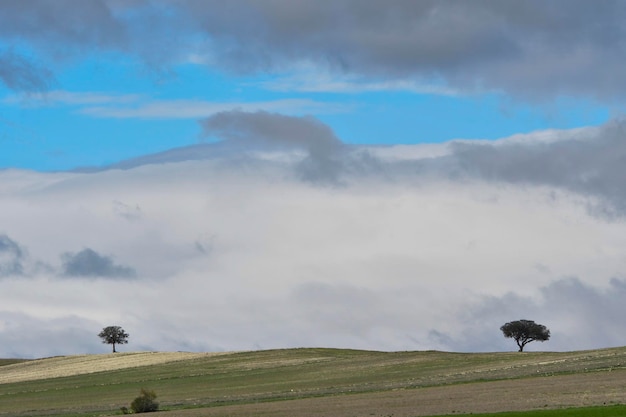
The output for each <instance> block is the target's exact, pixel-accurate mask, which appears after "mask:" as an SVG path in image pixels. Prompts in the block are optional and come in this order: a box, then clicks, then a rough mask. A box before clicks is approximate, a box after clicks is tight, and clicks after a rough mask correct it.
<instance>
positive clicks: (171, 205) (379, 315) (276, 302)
mask: <svg viewBox="0 0 626 417" xmlns="http://www.w3.org/2000/svg"><path fill="white" fill-rule="evenodd" d="M294 164H297V162H292V163H288V162H284V161H282V162H280V163H275V162H273V161H271V160H270V161H267V160H266V161H265V162H259V163H253V160H249V161H248V162H245V161H240V162H238V163H234V162H233V161H228V160H220V159H218V160H215V159H213V160H205V161H194V162H179V163H171V164H161V165H147V166H142V167H137V168H134V169H131V170H127V171H120V170H110V171H103V172H100V173H95V174H32V173H29V172H19V171H10V172H1V173H0V180H1V181H0V183H1V184H3V187H4V190H5V191H4V192H3V193H2V194H0V215H2V216H3V217H4V218H11V219H12V221H11V223H10V224H6V225H5V229H4V230H3V232H4V233H6V235H7V236H9V237H10V238H11V239H12V240H13V241H15V242H17V244H19V245H22V246H24V247H27V248H28V249H29V254H30V258H31V261H32V262H36V261H41V262H45V263H47V264H50V265H53V266H54V267H55V268H57V269H58V268H60V267H61V262H62V260H61V258H60V255H61V254H62V253H65V252H76V251H77V250H80V249H81V248H85V247H92V248H97V250H98V253H105V254H107V256H110V257H111V258H114V259H115V262H116V264H119V265H125V266H130V267H132V268H133V269H134V270H135V271H136V274H137V276H136V278H135V279H133V280H123V279H117V280H106V279H98V280H87V281H85V280H67V279H61V278H60V277H58V276H56V275H55V274H52V273H49V272H46V271H45V270H42V271H39V272H37V273H35V274H34V275H33V276H31V277H30V278H29V279H27V280H24V279H19V277H5V278H4V280H3V281H2V286H3V291H2V292H1V293H0V305H2V309H1V310H2V315H1V316H2V317H3V320H4V325H3V326H4V327H2V329H3V330H0V333H1V334H2V335H3V338H5V337H7V336H10V340H11V346H5V345H3V347H0V357H3V356H12V355H13V356H14V355H16V354H19V355H21V356H45V355H47V354H60V353H79V351H88V352H99V351H104V350H105V349H106V347H103V346H100V345H99V344H98V343H99V341H98V340H97V337H96V334H97V333H98V331H99V330H100V329H101V328H102V327H104V326H106V325H121V326H122V327H124V328H125V330H126V331H128V332H129V333H130V334H131V338H130V344H129V345H128V346H125V347H124V348H125V349H128V350H134V349H159V350H233V349H235V350H237V349H254V348H257V347H262V348H271V347H290V346H341V347H353V348H366V349H388V350H395V349H428V348H439V349H455V350H500V349H509V348H510V346H508V344H507V343H506V340H505V339H504V338H502V337H501V335H500V334H499V331H498V327H499V325H501V324H502V323H500V321H504V320H513V319H518V318H520V317H517V315H519V314H522V313H524V314H523V315H524V317H525V318H530V319H536V320H537V321H538V322H542V323H543V322H545V324H547V325H549V327H550V328H551V329H552V330H553V334H554V335H562V333H563V332H567V331H569V329H570V327H569V324H568V322H566V321H565V318H564V317H565V316H566V315H564V314H563V312H564V311H567V312H568V314H573V315H576V314H578V313H577V312H576V310H572V309H571V308H570V307H569V306H567V305H565V304H562V303H563V302H564V301H563V300H556V299H554V300H552V301H550V308H549V309H546V308H543V307H541V306H542V305H543V304H542V300H543V298H542V297H545V294H544V293H543V292H542V290H541V289H542V288H550V286H551V285H553V282H555V281H558V280H559V279H561V278H563V277H566V276H573V275H575V276H577V277H579V280H580V282H581V283H582V285H584V286H586V288H589V292H592V293H593V292H594V291H595V292H598V293H600V294H602V293H603V291H604V289H603V288H606V287H608V286H609V285H610V283H609V281H610V279H611V278H613V277H619V276H623V274H624V271H625V270H626V261H624V258H623V256H622V254H623V253H624V250H625V249H626V238H625V237H624V236H626V224H624V223H623V222H613V223H607V222H605V221H604V220H602V219H600V218H595V217H591V216H589V215H588V213H587V211H586V210H585V206H584V205H583V204H581V199H582V196H577V195H575V194H571V193H569V192H566V191H563V190H557V189H554V188H551V187H546V186H525V187H519V186H515V185H505V184H495V183H489V182H482V181H478V180H473V181H469V180H463V181H456V180H446V179H442V178H439V179H433V178H431V177H410V178H409V177H395V178H393V179H385V178H384V177H372V176H367V177H358V176H353V175H351V176H348V177H346V178H345V180H344V182H343V184H342V185H341V186H332V187H322V186H319V185H316V184H311V183H305V182H302V181H299V180H298V179H297V178H296V177H295V176H294V171H293V169H292V168H293V166H294ZM120 202H124V203H123V207H125V208H128V207H131V208H132V207H140V208H141V212H140V213H141V215H140V216H134V217H133V219H132V221H129V219H128V218H127V217H125V216H123V215H120V212H119V210H120ZM198 242H201V243H202V245H203V247H210V250H205V251H199V250H198V249H197V247H198V246H197V244H198ZM538 264H540V265H543V266H544V268H542V269H541V270H538V269H537V265H538ZM508 293H511V294H515V297H517V298H516V299H524V297H526V298H528V299H529V300H531V301H532V302H529V303H522V302H520V303H518V304H517V305H518V306H522V307H526V309H525V310H520V309H517V310H511V309H510V308H509V307H507V306H506V305H501V304H494V305H495V307H493V308H492V309H491V310H489V311H490V312H489V313H485V311H483V310H480V311H478V310H477V307H476V306H480V305H481V303H483V302H484V301H483V300H485V299H486V298H485V297H491V299H498V298H502V297H505V296H506V294H508ZM582 297H584V294H583V296H582ZM498 305H500V306H501V307H498ZM611 311H612V310H611ZM514 313H515V315H516V316H514V317H509V314H511V315H512V314H514ZM583 313H584V311H581V313H580V317H578V316H576V317H577V318H578V319H579V320H582V321H584V322H585V323H587V324H588V325H589V326H592V325H593V323H592V322H589V320H594V321H595V320H603V319H608V317H604V316H603V314H605V313H602V312H600V313H599V314H598V315H597V317H596V316H594V317H592V318H588V317H587V316H586V315H585V314H583ZM609 313H610V311H609V310H607V313H606V314H609ZM487 314H489V316H488V317H487ZM611 314H612V313H611ZM472 317H476V318H477V319H476V321H471V318H472ZM478 318H480V320H478ZM572 319H573V318H571V317H568V318H567V320H572ZM47 323H55V325H54V326H53V327H50V328H53V329H57V330H55V332H57V331H58V334H59V335H61V336H63V337H60V338H59V339H63V338H64V337H65V336H64V335H66V332H68V331H70V330H68V329H74V330H72V332H73V333H72V335H73V336H72V337H70V338H69V339H68V341H66V342H60V341H59V344H57V345H55V346H50V348H49V350H46V349H42V346H47V345H49V344H48V343H44V342H46V341H47V340H48V339H49V338H50V331H49V330H45V329H47V328H48V327H47ZM64 325H66V327H64ZM7 329H8V330H7ZM10 329H13V330H10ZM16 329H18V330H16ZM25 329H31V331H28V332H27V331H25ZM472 332H475V335H476V336H475V337H472V334H473V333H472ZM22 333H23V334H24V335H25V336H20V334H22ZM607 334H608V333H602V334H601V335H599V336H598V337H597V338H595V339H594V340H593V341H589V340H578V341H577V340H575V339H571V338H565V337H563V336H560V337H559V338H556V337H555V338H554V340H553V341H550V342H547V343H546V344H544V345H541V346H538V347H537V348H539V347H540V348H545V349H551V350H560V349H563V350H564V349H574V348H577V347H590V346H603V345H604V344H607V343H610V344H615V343H618V342H619V341H620V339H619V337H616V336H615V335H613V336H611V337H610V338H609V337H608V336H607ZM26 335H28V337H26ZM624 342H625V343H626V340H625V341H624ZM60 351H63V352H60Z"/></svg>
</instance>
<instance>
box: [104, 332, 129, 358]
mask: <svg viewBox="0 0 626 417" xmlns="http://www.w3.org/2000/svg"><path fill="white" fill-rule="evenodd" d="M98 337H100V338H101V339H102V343H106V344H107V345H113V353H115V352H116V350H115V345H116V344H118V345H122V344H126V343H128V333H126V332H125V331H124V329H122V328H121V327H120V326H108V327H105V328H104V329H102V331H101V332H100V333H99V334H98Z"/></svg>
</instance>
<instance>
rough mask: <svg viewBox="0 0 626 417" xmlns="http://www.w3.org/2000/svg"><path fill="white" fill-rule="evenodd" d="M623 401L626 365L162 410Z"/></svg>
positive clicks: (394, 409)
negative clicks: (467, 381)
mask: <svg viewBox="0 0 626 417" xmlns="http://www.w3.org/2000/svg"><path fill="white" fill-rule="evenodd" d="M624 403H626V370H613V371H600V372H590V373H587V374H576V375H559V376H548V377H534V378H524V379H514V380H503V381H490V382H476V383H471V384H456V385H449V386H440V387H429V388H416V389H400V390H394V391H388V392H377V393H368V394H353V395H337V396H331V397H323V398H306V399H300V400H290V401H277V402H267V403H257V404H245V405H236V406H222V407H213V408H203V409H195V410H194V409H190V410H176V411H170V412H161V413H159V415H160V416H161V415H162V416H164V417H165V416H171V417H174V416H176V417H218V416H219V417H248V416H255V417H270V416H271V417H294V416H297V417H377V416H378V417H391V416H393V417H417V416H429V415H439V414H462V413H464V414H469V413H489V412H502V411H527V410H534V409H545V408H566V407H583V406H595V405H611V404H624Z"/></svg>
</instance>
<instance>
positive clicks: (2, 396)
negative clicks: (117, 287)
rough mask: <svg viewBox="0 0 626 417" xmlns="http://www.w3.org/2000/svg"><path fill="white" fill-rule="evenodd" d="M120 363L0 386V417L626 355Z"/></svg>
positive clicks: (346, 355) (467, 377) (331, 352)
mask: <svg viewBox="0 0 626 417" xmlns="http://www.w3.org/2000/svg"><path fill="white" fill-rule="evenodd" d="M118 355H119V356H113V357H114V358H119V360H120V361H122V360H126V359H124V354H118ZM127 355H134V356H130V358H132V359H133V361H136V363H137V366H133V365H132V362H131V363H130V364H129V366H130V367H126V368H123V369H112V370H101V371H99V372H93V373H84V374H78V375H68V376H62V377H56V378H50V377H44V378H42V379H31V380H25V381H19V382H9V383H3V384H0V416H12V417H13V416H37V415H39V416H53V415H54V416H64V417H65V416H88V415H113V414H116V413H118V411H119V408H120V407H121V406H128V405H129V403H130V401H131V400H132V399H133V398H135V397H136V396H137V395H138V393H139V391H140V389H141V388H147V389H150V390H154V391H155V392H156V393H157V394H158V399H157V401H159V403H160V404H161V406H162V408H164V409H169V410H184V409H198V408H199V409H205V408H215V407H221V406H226V405H235V406H236V405H245V404H258V403H264V402H277V401H285V400H298V399H315V398H318V399H319V398H335V399H336V398H338V396H344V395H347V394H352V395H358V394H361V395H363V394H370V393H381V392H382V393H384V392H396V391H397V390H411V389H417V388H424V387H436V386H451V385H459V384H473V383H477V382H485V381H500V380H517V379H528V378H536V377H543V376H552V375H575V374H583V373H589V372H609V371H612V370H620V369H621V368H622V367H623V366H624V364H626V348H614V349H604V350H595V351H584V352H567V353H549V352H547V353H524V354H519V353H517V352H515V353H472V354H467V353H446V352H434V351H429V352H373V351H359V350H342V349H285V350H266V351H256V352H239V353H231V354H222V355H216V356H212V355H195V356H190V357H184V358H183V359H181V360H178V359H176V358H177V357H176V356H175V355H173V356H172V361H171V362H165V363H158V364H155V365H151V364H150V363H149V362H147V361H146V360H145V357H146V356H149V355H152V357H156V356H158V355H155V354H151V353H135V354H127ZM181 357H182V356H181ZM90 359H92V360H95V361H96V362H98V361H99V360H101V361H104V360H108V361H110V360H111V355H91V356H90ZM75 362H76V358H75V357H67V358H50V359H44V360H38V361H20V360H1V361H0V365H2V367H1V368H0V377H1V376H2V373H3V372H8V371H9V370H10V371H11V372H14V373H16V375H19V373H20V370H21V369H30V370H32V369H33V367H34V366H35V367H40V369H41V371H42V375H49V373H46V372H43V371H44V370H46V367H48V370H50V367H53V366H54V367H60V368H63V366H64V364H65V366H70V364H72V363H75ZM625 373H626V372H625ZM364 398H365V397H364ZM609 408H613V407H608V408H607V410H608V409H609ZM118 414H120V413H118ZM197 415H202V414H197ZM243 415H245V414H243ZM510 415H511V416H515V414H510ZM519 415H520V416H521V415H525V414H519ZM533 415H534V414H533ZM554 415H569V414H554ZM572 415H577V414H572ZM580 415H581V416H584V415H585V414H580ZM594 415H596V416H598V415H600V414H594ZM606 415H607V416H613V414H606ZM621 415H626V413H623V414H621ZM542 416H543V414H542ZM546 416H552V415H551V414H546Z"/></svg>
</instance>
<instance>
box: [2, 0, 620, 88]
mask: <svg viewBox="0 0 626 417" xmlns="http://www.w3.org/2000/svg"><path fill="white" fill-rule="evenodd" d="M2 8H3V13H2V16H0V37H1V38H2V39H3V40H4V41H5V43H8V44H9V45H10V44H12V43H19V44H20V45H24V44H25V45H27V46H28V47H29V48H31V49H33V50H34V51H35V52H36V53H38V54H40V55H41V56H45V59H46V60H48V61H49V62H51V63H52V62H54V61H55V60H58V59H68V58H76V57H81V56H83V55H84V54H86V53H87V52H89V53H92V52H93V51H94V50H104V51H116V52H123V53H128V54H130V55H132V56H135V57H140V59H142V60H143V61H144V62H146V63H148V64H149V65H152V66H163V65H165V66H167V64H172V63H175V62H177V61H179V60H180V59H182V58H183V57H185V56H192V55H193V56H196V57H203V58H202V59H203V61H204V62H206V64H207V65H209V66H212V67H217V68H222V69H226V70H231V71H235V72H240V73H246V72H248V73H249V72H258V71H268V70H269V71H272V70H281V71H282V70H285V69H289V68H292V67H293V66H294V65H299V64H302V63H308V64H311V63H313V65H315V66H318V67H319V66H323V67H326V68H330V69H332V70H335V71H338V72H342V73H347V74H352V75H359V76H365V77H368V76H370V77H377V78H391V79H398V78H402V79H407V78H408V79H417V80H419V81H421V82H428V81H432V80H436V81H442V82H444V83H446V84H449V85H451V86H453V87H456V88H459V89H462V90H466V91H468V90H469V91H472V90H474V89H490V90H497V91H504V92H508V93H511V94H513V95H516V96H521V97H525V98H531V99H539V98H541V99H545V98H553V97H555V96H557V95H567V96H572V95H573V96H583V97H592V98H596V99H611V100H621V99H622V97H623V94H624V92H625V90H626V76H625V75H624V74H623V70H622V69H623V65H624V56H625V52H626V44H625V43H624V42H623V39H624V37H625V35H626V28H625V27H624V25H623V23H622V22H623V21H624V19H625V18H626V4H625V3H624V2H622V1H619V0H604V1H602V2H589V1H585V0H554V1H550V2H543V1H539V0H528V1H524V2H519V1H515V0H503V1H498V2H493V1H489V0H477V1H472V2H462V1H451V0H424V1H419V2H417V1H411V0H391V1H389V0H337V1H333V2H316V1H309V0H272V1H256V0H232V1H228V2H224V1H218V0H173V1H148V0H136V1H131V2H128V1H126V2H124V1H118V0H108V1H107V0H93V1H88V2H76V1H70V0H64V1H51V0H24V1H21V0H8V1H4V2H3V3H2ZM69 10H71V12H68V11H69ZM174 46H175V47H174ZM14 58H15V59H16V61H15V62H8V61H6V60H5V62H0V67H3V69H1V70H0V73H1V74H4V75H3V76H2V80H3V81H4V82H5V83H6V84H7V85H9V86H10V87H11V88H23V86H24V85H26V86H28V85H29V83H26V82H25V81H24V80H22V81H20V82H17V81H15V79H17V78H18V74H16V73H15V71H14V70H13V69H14V68H18V67H20V64H19V62H20V61H19V59H20V58H19V56H15V57H14ZM21 66H22V67H25V68H26V69H27V70H28V71H27V72H25V73H24V75H21V76H19V77H22V78H24V79H25V80H32V79H39V78H43V79H45V77H42V73H41V72H37V71H35V68H34V67H32V66H28V65H24V64H22V65H21Z"/></svg>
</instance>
